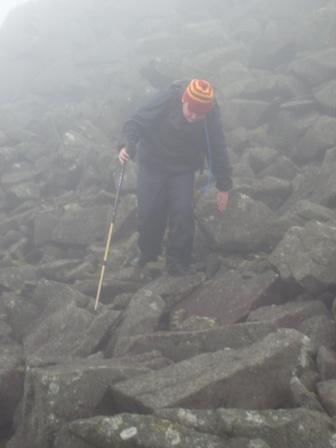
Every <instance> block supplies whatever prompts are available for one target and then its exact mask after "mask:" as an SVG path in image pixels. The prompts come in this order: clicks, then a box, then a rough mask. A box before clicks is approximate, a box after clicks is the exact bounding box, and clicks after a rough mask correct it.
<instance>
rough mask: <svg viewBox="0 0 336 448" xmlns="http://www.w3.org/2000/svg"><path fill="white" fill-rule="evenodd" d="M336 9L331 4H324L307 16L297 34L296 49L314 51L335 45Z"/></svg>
mask: <svg viewBox="0 0 336 448" xmlns="http://www.w3.org/2000/svg"><path fill="white" fill-rule="evenodd" d="M335 20H336V7H335V4H334V3H333V2H324V4H322V5H321V7H319V8H318V9H317V10H316V11H315V12H314V14H311V15H309V16H308V17H307V18H306V20H305V22H304V24H303V26H302V27H301V29H300V30H299V32H298V36H297V44H298V48H299V49H301V50H303V51H309V52H311V51H314V50H318V49H324V48H328V47H330V46H333V45H335V41H336V34H335V27H334V24H335Z"/></svg>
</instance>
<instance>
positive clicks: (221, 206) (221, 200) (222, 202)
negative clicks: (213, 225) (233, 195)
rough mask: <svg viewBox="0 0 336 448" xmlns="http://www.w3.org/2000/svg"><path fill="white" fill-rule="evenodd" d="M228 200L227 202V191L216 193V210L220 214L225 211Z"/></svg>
mask: <svg viewBox="0 0 336 448" xmlns="http://www.w3.org/2000/svg"><path fill="white" fill-rule="evenodd" d="M228 200H229V192H228V191H217V208H218V210H219V211H220V212H223V211H224V210H225V209H226V206H227V203H228Z"/></svg>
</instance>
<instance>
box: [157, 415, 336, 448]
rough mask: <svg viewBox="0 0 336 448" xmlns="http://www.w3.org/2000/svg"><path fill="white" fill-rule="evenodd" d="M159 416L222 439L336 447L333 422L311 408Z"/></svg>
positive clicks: (277, 447)
mask: <svg viewBox="0 0 336 448" xmlns="http://www.w3.org/2000/svg"><path fill="white" fill-rule="evenodd" d="M156 414H157V415H158V416H160V417H161V418H166V419H167V420H170V421H172V422H176V423H179V424H182V425H185V426H187V427H191V428H193V429H195V430H196V431H202V432H207V433H210V434H216V435H219V436H225V435H230V436H233V437H247V438H248V439H251V438H260V439H262V440H264V441H265V442H267V443H269V445H270V447H272V448H293V447H294V446H295V447H296V448H304V447H306V446H309V445H311V446H316V447H317V446H318V447H319V448H332V447H333V445H334V442H335V432H334V431H333V428H332V424H331V420H330V419H329V418H328V417H327V416H326V415H325V414H322V413H321V412H316V411H310V410H307V409H278V410H265V411H256V410H243V409H217V410H206V411H204V410H195V409H159V410H157V411H156Z"/></svg>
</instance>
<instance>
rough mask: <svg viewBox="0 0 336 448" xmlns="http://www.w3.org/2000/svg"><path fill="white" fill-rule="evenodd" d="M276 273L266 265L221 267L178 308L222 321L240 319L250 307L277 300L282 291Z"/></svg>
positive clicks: (247, 312) (227, 322) (279, 300)
mask: <svg viewBox="0 0 336 448" xmlns="http://www.w3.org/2000/svg"><path fill="white" fill-rule="evenodd" d="M282 286H283V285H282V282H281V281H280V278H279V275H278V274H277V273H276V272H274V271H272V270H270V269H265V270H264V271H263V272H256V271H253V268H250V269H249V268H248V267H246V268H240V269H229V270H228V269H227V268H226V267H223V268H222V269H221V270H220V271H219V272H218V273H217V274H216V277H215V278H214V280H212V281H211V282H210V283H209V284H206V285H204V286H203V287H202V288H200V289H199V290H197V291H195V292H194V293H193V294H192V295H190V296H189V297H187V298H186V299H185V300H183V301H182V302H181V303H180V304H179V305H178V308H182V309H184V310H186V311H187V315H188V316H192V315H196V316H207V317H211V318H214V319H216V321H218V322H221V323H222V324H232V323H236V322H240V321H242V320H243V319H244V318H246V317H247V315H248V314H249V312H250V311H251V310H252V309H255V308H257V307H259V306H262V305H266V304H270V303H279V302H281V300H282V294H283V292H284V290H283V287H282Z"/></svg>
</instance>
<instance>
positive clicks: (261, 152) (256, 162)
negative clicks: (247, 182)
mask: <svg viewBox="0 0 336 448" xmlns="http://www.w3.org/2000/svg"><path fill="white" fill-rule="evenodd" d="M248 154H249V161H250V165H251V168H252V169H253V171H254V172H255V173H256V174H257V173H259V172H260V171H262V170H263V169H265V168H266V167H267V166H269V165H270V164H271V163H272V162H273V161H274V160H275V158H276V157H277V155H278V152H277V151H276V150H275V149H273V148H252V149H251V150H250V151H249V153H248Z"/></svg>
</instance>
